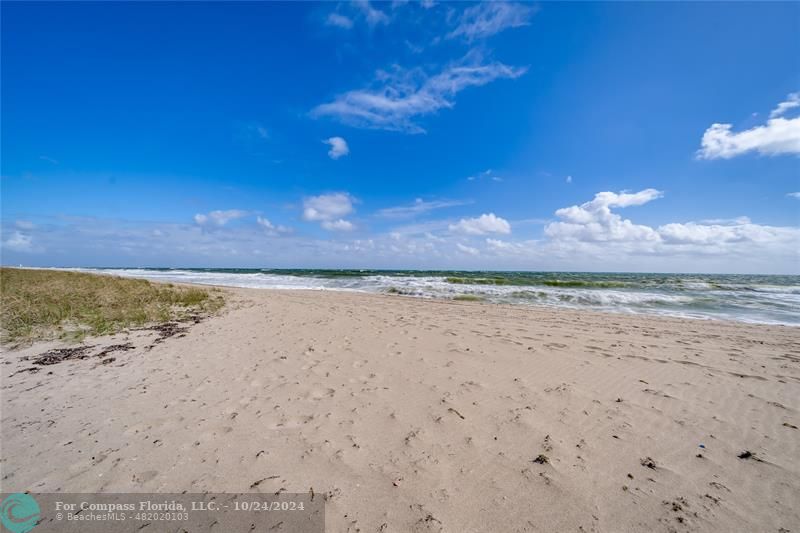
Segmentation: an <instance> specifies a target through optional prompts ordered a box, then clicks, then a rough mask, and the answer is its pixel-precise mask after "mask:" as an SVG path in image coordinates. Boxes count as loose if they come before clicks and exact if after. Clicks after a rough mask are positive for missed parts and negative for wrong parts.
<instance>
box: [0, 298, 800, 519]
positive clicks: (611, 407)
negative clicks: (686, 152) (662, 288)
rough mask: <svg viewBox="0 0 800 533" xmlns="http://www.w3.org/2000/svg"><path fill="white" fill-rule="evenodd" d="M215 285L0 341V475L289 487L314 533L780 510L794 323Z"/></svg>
mask: <svg viewBox="0 0 800 533" xmlns="http://www.w3.org/2000/svg"><path fill="white" fill-rule="evenodd" d="M202 286H204V287H208V285H202ZM222 289H223V290H224V291H225V292H226V293H227V295H228V298H227V300H228V304H227V305H226V307H225V308H224V309H223V311H222V312H221V314H220V315H219V316H214V317H211V318H208V319H206V320H203V321H201V322H199V323H197V324H194V325H190V326H189V327H188V328H187V329H186V331H185V332H183V333H181V334H178V335H174V336H170V337H168V338H164V339H162V340H160V341H158V340H157V339H158V337H159V335H160V334H159V333H158V332H156V331H152V330H147V329H143V330H134V331H129V332H126V333H121V334H118V335H114V336H110V337H99V338H91V339H87V340H86V342H85V344H86V345H89V346H93V348H91V349H89V350H88V351H87V352H86V358H85V359H73V360H67V361H64V362H60V363H58V364H53V365H49V366H43V367H41V369H40V370H39V371H36V372H30V371H25V370H24V369H25V368H28V367H31V366H32V365H31V362H30V361H25V360H23V359H22V358H24V357H30V356H37V355H39V354H41V353H42V352H44V351H46V350H48V349H51V348H57V347H63V346H65V345H64V343H57V342H50V343H37V344H34V345H32V346H29V347H26V348H23V349H20V350H11V351H5V352H4V354H3V355H4V359H5V360H6V361H8V364H5V365H2V369H0V371H1V372H2V377H3V388H2V394H1V395H0V396H1V398H0V400H1V401H2V425H1V426H0V429H1V430H2V437H3V449H2V454H3V457H2V459H3V460H2V463H0V472H1V473H2V479H3V482H2V490H4V491H23V490H30V491H34V492H46V491H63V492H70V491H71V492H95V491H99V492H180V491H183V490H187V491H189V492H205V491H213V492H217V491H228V492H264V493H274V492H275V491H281V490H284V491H286V492H309V490H310V489H312V490H313V491H314V492H315V493H316V494H318V495H323V497H324V498H325V500H326V520H327V527H328V530H329V531H344V530H347V529H351V530H355V529H356V528H359V529H361V530H362V531H374V530H378V529H380V528H381V527H384V528H385V529H386V530H387V531H489V530H506V531H511V530H516V531H565V530H566V531H574V530H577V529H578V528H583V529H584V530H586V531H591V530H594V531H614V532H616V531H638V530H643V529H651V530H653V531H673V530H676V531H684V530H690V531H733V530H742V529H747V530H758V531H777V530H779V528H786V529H788V530H793V529H794V528H793V527H792V526H796V524H798V523H800V510H799V509H797V508H796V506H795V505H794V504H793V503H792V502H795V501H797V500H798V499H800V481H799V480H800V464H798V463H797V460H796V459H797V454H798V448H797V442H798V436H800V433H799V432H800V430H798V429H797V428H798V426H800V415H799V413H800V330H798V329H797V328H792V327H786V326H769V325H759V324H744V323H739V322H724V321H715V320H689V319H678V318H670V317H648V316H643V315H623V314H611V313H600V312H591V311H573V310H567V309H538V308H536V309H533V308H529V307H522V306H513V305H507V306H502V305H498V304H490V305H475V303H474V302H454V301H445V300H430V301H426V300H421V299H420V298H415V297H407V298H397V297H396V295H374V294H359V293H353V292H344V291H304V290H295V289H293V290H276V289H268V290H256V289H236V288H229V287H222ZM434 302H435V303H434ZM125 344H129V345H130V346H131V347H130V348H129V349H125V350H120V351H116V352H113V353H111V354H110V357H113V358H114V360H113V361H111V362H109V363H107V364H103V363H102V360H101V358H98V357H96V355H97V354H98V353H100V352H102V350H104V349H107V348H109V347H112V346H119V345H125ZM108 356H109V354H106V356H104V357H108ZM701 444H702V445H703V447H702V448H701V447H700V445H701ZM744 451H748V452H750V453H751V454H752V458H749V459H741V458H739V455H740V454H742V453H743V452H744ZM383 524H386V526H384V525H383Z"/></svg>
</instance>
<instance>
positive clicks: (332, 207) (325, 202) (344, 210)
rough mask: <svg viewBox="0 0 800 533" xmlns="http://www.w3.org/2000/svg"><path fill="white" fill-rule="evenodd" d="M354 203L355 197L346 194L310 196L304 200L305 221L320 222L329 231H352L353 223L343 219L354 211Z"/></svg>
mask: <svg viewBox="0 0 800 533" xmlns="http://www.w3.org/2000/svg"><path fill="white" fill-rule="evenodd" d="M353 203H354V199H353V197H352V196H350V195H349V194H348V193H346V192H337V193H331V194H321V195H319V196H310V197H308V198H306V199H304V200H303V220H307V221H309V222H320V225H321V226H322V227H323V228H324V229H327V230H333V231H349V230H352V229H353V227H354V226H353V223H352V222H349V221H347V220H344V218H343V217H345V216H347V215H349V214H350V213H352V212H353V211H354V209H353Z"/></svg>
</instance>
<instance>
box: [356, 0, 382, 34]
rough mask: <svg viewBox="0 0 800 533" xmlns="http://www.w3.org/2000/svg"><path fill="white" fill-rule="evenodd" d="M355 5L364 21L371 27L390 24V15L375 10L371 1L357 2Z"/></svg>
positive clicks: (359, 0)
mask: <svg viewBox="0 0 800 533" xmlns="http://www.w3.org/2000/svg"><path fill="white" fill-rule="evenodd" d="M353 5H354V6H355V7H356V8H358V9H359V10H360V11H361V14H362V15H363V16H364V20H366V21H367V24H368V25H369V26H370V27H375V26H377V25H379V24H389V21H390V18H389V15H387V14H386V13H384V12H383V11H381V10H380V9H376V8H374V7H373V6H372V4H371V3H370V2H369V0H355V1H354V2H353Z"/></svg>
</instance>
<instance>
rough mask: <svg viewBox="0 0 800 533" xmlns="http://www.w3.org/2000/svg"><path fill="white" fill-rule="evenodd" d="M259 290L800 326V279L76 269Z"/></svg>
mask: <svg viewBox="0 0 800 533" xmlns="http://www.w3.org/2000/svg"><path fill="white" fill-rule="evenodd" d="M76 270H81V271H86V272H99V273H104V274H114V275H120V276H129V277H138V278H146V279H152V280H155V281H168V282H175V283H197V284H204V285H222V286H229V287H242V288H254V289H288V290H345V291H358V292H370V293H384V294H399V295H406V296H415V297H420V298H441V299H458V300H476V301H484V302H489V303H503V304H514V305H532V306H546V307H565V308H571V309H592V310H601V311H612V312H623V313H644V314H654V315H668V316H677V317H687V318H715V319H724V320H738V321H743V322H755V323H768V324H786V325H800V311H798V309H800V277H798V276H710V275H709V276H698V275H686V276H682V275H678V274H585V273H541V272H539V273H537V272H511V273H509V272H462V271H452V272H436V271H386V270H309V269H300V270H285V269H148V268H128V269H76Z"/></svg>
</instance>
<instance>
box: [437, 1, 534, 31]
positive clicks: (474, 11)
mask: <svg viewBox="0 0 800 533" xmlns="http://www.w3.org/2000/svg"><path fill="white" fill-rule="evenodd" d="M535 13H536V8H535V7H533V6H528V5H523V4H514V3H510V2H499V1H496V2H481V3H480V4H477V5H475V6H472V7H469V8H467V9H465V10H464V12H463V13H462V14H461V16H460V17H459V18H458V26H457V27H456V29H454V30H453V31H451V32H450V33H449V34H447V37H448V38H450V39H452V38H454V37H463V38H464V39H466V40H467V41H473V40H475V39H480V38H484V37H490V36H492V35H494V34H496V33H500V32H501V31H503V30H506V29H508V28H518V27H520V26H527V25H528V24H530V19H531V17H532V16H533V15H534V14H535Z"/></svg>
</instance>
